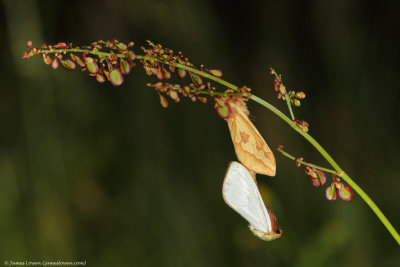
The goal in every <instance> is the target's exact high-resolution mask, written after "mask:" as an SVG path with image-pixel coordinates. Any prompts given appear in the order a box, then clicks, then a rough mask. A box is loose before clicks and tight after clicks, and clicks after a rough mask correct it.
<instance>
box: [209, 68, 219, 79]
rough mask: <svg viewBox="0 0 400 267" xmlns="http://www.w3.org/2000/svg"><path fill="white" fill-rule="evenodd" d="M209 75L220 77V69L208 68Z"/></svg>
mask: <svg viewBox="0 0 400 267" xmlns="http://www.w3.org/2000/svg"><path fill="white" fill-rule="evenodd" d="M207 71H208V72H209V73H210V74H211V75H213V76H215V77H218V78H220V77H222V71H221V70H218V69H210V70H207Z"/></svg>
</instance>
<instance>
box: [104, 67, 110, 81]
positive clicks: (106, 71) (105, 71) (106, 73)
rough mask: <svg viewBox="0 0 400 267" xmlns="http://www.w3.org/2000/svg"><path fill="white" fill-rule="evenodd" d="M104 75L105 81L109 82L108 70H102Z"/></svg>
mask: <svg viewBox="0 0 400 267" xmlns="http://www.w3.org/2000/svg"><path fill="white" fill-rule="evenodd" d="M103 72H104V75H105V76H106V78H107V80H109V81H110V72H109V71H108V70H103Z"/></svg>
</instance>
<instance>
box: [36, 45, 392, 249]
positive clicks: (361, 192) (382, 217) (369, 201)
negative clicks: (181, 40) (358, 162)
mask: <svg viewBox="0 0 400 267" xmlns="http://www.w3.org/2000/svg"><path fill="white" fill-rule="evenodd" d="M66 52H77V53H80V52H81V53H83V52H86V53H88V54H92V55H100V56H110V53H107V52H100V51H96V50H93V51H92V50H88V49H80V48H69V49H68V48H67V49H49V50H42V51H41V52H40V53H66ZM116 56H117V57H127V56H126V55H124V54H116ZM136 59H142V60H153V61H158V62H160V63H163V64H167V65H172V66H175V67H177V68H181V69H184V70H187V71H190V72H192V73H195V74H197V75H200V76H202V77H204V78H207V79H210V80H213V81H215V82H217V83H219V84H222V85H224V86H226V87H227V88H230V89H233V90H235V91H237V92H239V91H240V88H239V87H237V86H236V85H234V84H231V83H229V82H227V81H225V80H222V79H220V78H218V77H215V76H213V75H211V74H208V73H207V72H204V71H201V70H198V69H196V68H192V67H190V66H186V65H182V64H178V63H170V62H168V61H165V60H163V59H162V58H155V57H148V56H142V55H136ZM203 93H206V92H203ZM213 94H218V93H217V92H213ZM249 97H250V99H252V100H253V101H255V102H257V103H259V104H260V105H262V106H264V107H265V108H267V109H269V110H270V111H272V112H273V113H275V115H277V116H278V117H280V118H281V119H282V120H283V121H285V122H286V123H287V124H289V125H290V126H291V127H292V128H293V129H294V130H295V131H296V132H298V133H299V134H301V135H302V136H303V137H304V138H305V139H307V141H308V142H310V143H311V145H312V146H314V147H315V149H317V150H318V151H319V153H321V155H322V156H323V157H324V158H325V159H326V160H327V161H328V163H329V164H330V165H331V166H332V167H333V168H334V169H335V171H336V173H340V174H341V175H340V176H341V178H342V179H343V180H344V181H345V182H347V183H348V184H349V185H350V186H351V187H352V188H353V189H354V191H356V192H357V193H358V194H359V195H360V196H361V198H362V199H363V200H364V201H365V203H367V205H368V206H369V207H370V208H371V209H372V211H373V212H374V213H375V214H376V215H377V216H378V218H379V219H380V220H381V222H382V223H383V224H384V226H385V227H386V228H387V230H388V231H389V232H390V234H391V235H392V236H393V238H394V239H395V240H396V241H397V243H398V244H399V245H400V236H399V234H398V233H397V231H396V230H395V229H394V227H393V226H392V224H391V223H390V222H389V220H388V219H387V218H386V217H385V215H384V214H383V213H382V211H381V210H380V209H379V208H378V206H377V205H376V204H375V203H374V202H373V201H372V199H371V198H370V197H369V196H368V195H367V194H366V193H365V192H364V190H362V189H361V188H360V187H359V186H358V185H357V184H356V183H355V182H354V181H353V180H352V179H351V178H350V176H348V175H347V174H346V173H345V172H344V171H343V170H342V169H341V168H340V166H339V165H338V164H337V163H336V162H335V161H334V160H333V158H332V157H331V156H330V155H329V154H328V152H326V150H325V149H324V148H323V147H322V146H321V145H320V144H319V143H318V142H317V141H316V140H315V139H314V138H313V137H311V136H310V135H309V134H308V133H306V132H304V131H302V130H301V129H300V128H299V127H298V126H297V125H296V124H295V123H294V122H293V120H294V115H293V111H292V109H291V105H290V102H287V104H288V107H289V111H290V115H291V117H292V120H291V119H290V118H289V117H287V116H286V115H285V114H283V113H282V112H281V111H280V110H278V109H277V108H275V107H274V106H272V105H271V104H269V103H268V102H266V101H264V100H263V99H261V98H259V97H257V96H255V95H251V96H249Z"/></svg>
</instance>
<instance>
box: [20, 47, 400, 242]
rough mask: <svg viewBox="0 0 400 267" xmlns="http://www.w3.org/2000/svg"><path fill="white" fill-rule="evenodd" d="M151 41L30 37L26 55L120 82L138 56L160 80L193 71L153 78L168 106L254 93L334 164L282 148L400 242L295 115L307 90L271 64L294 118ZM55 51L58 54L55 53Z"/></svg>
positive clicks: (280, 93) (277, 87)
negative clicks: (75, 43) (83, 42)
mask: <svg viewBox="0 0 400 267" xmlns="http://www.w3.org/2000/svg"><path fill="white" fill-rule="evenodd" d="M148 45H149V48H143V47H142V50H143V51H144V54H143V55H136V54H135V53H133V51H132V50H131V47H132V46H133V43H129V44H128V45H125V44H123V43H120V42H119V41H117V40H112V41H99V42H95V43H92V44H91V45H90V46H85V47H82V48H80V47H72V44H66V43H58V44H56V45H54V46H47V45H43V46H42V47H40V48H32V42H28V51H27V52H25V53H24V58H30V57H32V56H34V55H37V54H41V55H42V56H43V60H44V62H45V63H46V64H48V65H51V66H52V67H53V68H54V69H56V68H58V65H59V64H58V62H59V61H60V62H61V65H62V66H63V67H64V68H66V69H68V70H73V69H75V63H76V64H77V65H79V66H80V67H82V68H83V70H84V71H86V72H87V73H88V75H90V76H95V77H96V79H97V81H99V82H104V81H106V80H109V81H110V82H111V83H112V84H113V85H115V86H119V85H121V84H122V83H123V81H124V80H123V75H125V74H128V73H129V72H130V70H131V68H132V67H134V66H135V63H134V62H133V61H134V60H138V61H140V62H141V63H142V64H143V67H144V68H145V71H146V73H147V74H148V75H155V76H157V78H158V79H159V80H167V79H169V78H170V77H171V72H177V75H178V78H181V79H183V78H184V77H190V79H191V83H190V84H188V85H186V86H181V85H178V84H169V83H165V82H158V83H156V84H148V86H150V87H153V88H154V89H155V90H156V91H157V93H158V94H159V96H160V103H161V105H162V106H163V107H167V106H168V101H167V99H166V97H165V96H164V95H168V96H170V98H171V99H172V100H173V101H174V102H179V100H180V98H179V94H181V95H182V96H185V97H189V98H191V99H192V101H195V100H199V101H201V102H203V103H206V102H207V99H206V98H205V97H202V96H200V95H208V96H210V97H214V99H217V97H218V96H230V97H242V98H244V99H245V100H247V99H251V100H253V101H255V102H256V103H258V104H260V105H262V106H263V107H265V108H266V109H268V110H270V111H271V112H272V113H274V114H275V115H277V116H278V117H279V118H281V119H282V120H283V121H284V122H286V123H287V124H288V125H289V126H290V127H291V128H292V129H293V130H295V131H296V132H298V133H299V134H300V135H302V136H303V137H304V138H305V139H306V140H307V141H308V142H309V143H310V144H311V145H312V146H313V147H314V148H315V149H316V150H317V151H318V152H319V153H320V154H321V155H322V157H323V158H325V160H326V161H327V162H328V163H329V164H330V165H331V167H332V168H333V169H329V168H324V167H320V166H317V165H315V164H311V163H308V162H305V161H303V160H302V159H301V158H297V159H296V158H295V157H293V156H292V155H290V154H289V153H287V152H285V151H283V149H282V147H278V150H279V151H280V152H281V153H282V155H284V156H286V157H288V158H289V159H292V160H295V161H296V163H297V164H300V165H305V166H307V167H309V168H315V169H318V170H322V171H325V172H329V173H333V174H336V175H337V176H339V177H340V178H341V179H343V180H344V181H345V182H346V183H347V184H348V185H349V186H350V187H351V188H352V189H353V190H354V191H355V192H356V193H357V194H358V195H359V196H360V197H361V198H362V199H363V200H364V201H365V203H366V204H367V205H368V206H369V207H370V208H371V209H372V211H373V212H374V213H375V214H376V216H377V217H378V218H379V220H380V221H381V222H382V223H383V224H384V226H385V227H386V229H387V230H388V231H389V233H390V234H391V235H392V236H393V238H394V239H395V240H396V242H397V243H398V244H399V245H400V236H399V234H398V232H397V231H396V229H395V228H394V227H393V225H392V224H391V223H390V221H389V220H388V219H387V218H386V216H385V215H384V214H383V213H382V211H381V210H380V209H379V208H378V206H377V205H376V204H375V203H374V202H373V201H372V199H371V198H370V197H369V196H368V195H367V194H366V193H365V191H364V190H362V189H361V187H359V186H358V185H357V184H356V183H355V182H354V181H353V179H352V178H351V177H350V176H349V175H348V174H347V173H345V172H344V171H343V170H342V168H341V167H340V166H339V165H338V164H337V163H336V161H335V160H334V159H333V158H332V157H331V156H330V155H329V153H328V152H327V151H326V150H325V149H324V148H323V147H322V146H321V145H320V144H319V143H318V142H317V141H316V140H315V139H314V138H313V137H312V136H311V135H310V134H308V133H307V131H308V123H307V122H305V121H299V120H296V119H295V116H294V112H293V110H292V105H293V106H297V107H298V106H300V100H301V99H304V97H305V94H304V93H303V92H294V91H287V90H286V87H285V86H284V85H283V83H282V78H281V76H280V75H278V74H277V73H276V72H275V71H274V70H272V69H271V74H273V75H274V76H275V77H274V87H275V91H276V92H277V93H278V98H280V99H282V100H285V101H286V104H287V106H288V110H289V113H290V118H289V117H288V116H286V115H285V114H284V113H283V112H282V111H280V110H279V109H277V108H276V107H274V106H273V105H271V104H270V103H268V102H266V101H265V100H263V99H261V98H259V97H257V96H255V95H253V94H251V93H250V90H251V89H250V88H248V87H245V86H244V87H241V88H240V87H238V86H236V85H234V84H231V83H229V82H227V81H226V80H224V79H222V78H221V77H222V72H221V71H220V70H217V69H205V68H204V67H203V66H200V68H198V67H196V66H195V65H193V64H191V63H190V62H189V61H188V59H187V58H184V57H183V56H182V54H181V53H178V54H175V53H174V52H173V51H172V50H170V49H167V48H163V47H162V46H161V45H155V44H153V43H152V42H150V41H148ZM104 49H108V51H104ZM75 54H80V56H76V55H75ZM49 55H52V56H53V58H52V57H50V56H49ZM66 55H69V56H70V58H71V59H72V60H71V59H64V58H63V57H64V56H66ZM165 65H167V66H169V69H166V68H165V67H164V66H165ZM186 74H189V75H186ZM201 77H202V78H204V79H207V80H210V81H213V82H215V83H217V84H219V85H222V86H224V87H226V88H228V89H227V90H225V91H217V90H216V89H215V87H212V86H211V84H210V83H209V82H208V83H204V82H203V79H202V78H201ZM216 101H218V100H216ZM331 186H332V190H334V188H333V186H334V184H332V185H331ZM336 186H338V187H340V188H341V187H342V186H343V187H344V188H346V190H347V186H346V185H342V184H341V182H340V181H338V182H336ZM332 192H333V191H332ZM332 192H331V193H329V195H331V198H332V199H333V198H336V195H334V194H333V193H335V192H333V193H332ZM327 194H328V193H327ZM351 197H352V196H351ZM349 199H350V198H349Z"/></svg>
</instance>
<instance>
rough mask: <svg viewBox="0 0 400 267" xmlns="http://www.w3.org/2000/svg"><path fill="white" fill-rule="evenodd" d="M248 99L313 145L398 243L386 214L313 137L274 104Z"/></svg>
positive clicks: (253, 98)
mask: <svg viewBox="0 0 400 267" xmlns="http://www.w3.org/2000/svg"><path fill="white" fill-rule="evenodd" d="M250 99H252V100H254V101H256V102H257V103H259V104H260V105H262V106H264V107H266V108H267V109H269V110H270V111H272V112H273V113H275V114H276V115H277V116H279V117H280V118H281V119H283V120H284V121H285V122H286V123H287V124H289V125H290V126H291V127H292V128H293V129H294V130H295V131H297V132H298V133H300V134H301V135H302V136H303V137H304V138H305V139H307V141H308V142H310V143H311V145H313V146H314V147H315V148H316V149H317V150H318V152H319V153H321V155H322V156H323V157H324V158H325V159H326V160H327V161H328V162H329V164H331V166H332V167H333V168H334V169H335V170H336V172H337V173H342V175H341V178H342V179H343V180H344V181H345V182H346V183H348V184H349V185H350V187H351V188H353V189H354V191H356V192H357V194H359V195H360V197H361V198H362V199H363V200H364V201H365V203H367V205H368V206H369V207H370V208H371V209H372V211H373V212H374V213H375V214H376V216H378V218H379V219H380V220H381V222H382V223H383V225H384V226H385V227H386V229H387V230H388V231H389V232H390V234H391V235H392V236H393V238H394V239H395V240H396V242H397V243H398V244H399V245H400V235H399V234H398V232H397V231H396V229H394V227H393V225H392V224H391V223H390V221H389V220H388V219H387V218H386V216H385V215H384V214H383V213H382V211H381V210H380V209H379V208H378V206H377V205H376V204H375V203H374V202H373V201H372V199H371V198H370V197H369V196H368V195H367V193H365V192H364V190H362V189H361V187H359V186H358V185H357V184H356V183H355V182H354V181H353V179H351V178H350V176H349V175H348V174H347V173H345V172H344V171H343V170H342V168H340V166H339V165H338V164H337V163H336V162H335V161H334V160H333V158H332V157H331V156H330V155H329V154H328V152H326V150H325V149H324V148H323V147H322V146H321V145H320V144H319V143H318V142H317V141H316V140H315V139H314V138H313V137H311V136H310V135H309V134H308V133H306V132H303V131H302V130H301V129H300V128H299V127H298V126H297V125H295V124H293V122H292V121H291V120H290V119H289V118H288V117H287V116H286V115H285V114H283V113H282V112H281V111H279V110H278V109H276V108H275V107H274V106H272V105H271V104H269V103H268V102H266V101H264V100H262V99H261V98H259V97H257V96H255V95H252V96H251V97H250Z"/></svg>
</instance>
